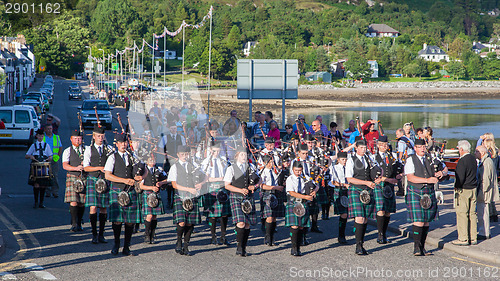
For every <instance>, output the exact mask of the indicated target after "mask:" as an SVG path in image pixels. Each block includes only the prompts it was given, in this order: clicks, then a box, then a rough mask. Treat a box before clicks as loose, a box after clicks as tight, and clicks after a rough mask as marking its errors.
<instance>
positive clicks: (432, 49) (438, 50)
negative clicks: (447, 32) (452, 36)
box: [418, 45, 446, 55]
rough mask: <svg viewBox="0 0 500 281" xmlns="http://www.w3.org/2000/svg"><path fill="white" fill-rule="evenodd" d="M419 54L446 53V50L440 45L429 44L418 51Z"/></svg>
mask: <svg viewBox="0 0 500 281" xmlns="http://www.w3.org/2000/svg"><path fill="white" fill-rule="evenodd" d="M418 54H419V55H446V52H445V51H443V50H441V48H439V47H438V46H433V45H429V46H427V47H426V48H425V49H422V50H420V51H418Z"/></svg>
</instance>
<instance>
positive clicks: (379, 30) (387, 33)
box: [365, 23, 400, 38]
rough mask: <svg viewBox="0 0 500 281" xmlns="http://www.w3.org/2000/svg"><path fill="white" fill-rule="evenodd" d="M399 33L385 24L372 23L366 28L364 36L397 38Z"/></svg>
mask: <svg viewBox="0 0 500 281" xmlns="http://www.w3.org/2000/svg"><path fill="white" fill-rule="evenodd" d="M399 34H400V33H399V31H397V30H396V29H394V28H392V27H390V26H388V25H387V24H383V23H382V24H381V23H373V24H370V25H369V26H368V30H367V32H366V34H365V36H366V37H370V38H373V37H398V36H399Z"/></svg>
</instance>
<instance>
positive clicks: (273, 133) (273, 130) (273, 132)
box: [267, 120, 281, 148]
mask: <svg viewBox="0 0 500 281" xmlns="http://www.w3.org/2000/svg"><path fill="white" fill-rule="evenodd" d="M267 136H268V137H273V138H274V139H275V140H276V141H275V142H274V147H277V148H280V147H281V141H280V130H279V129H278V123H276V121H274V120H271V122H270V123H269V133H268V134H267Z"/></svg>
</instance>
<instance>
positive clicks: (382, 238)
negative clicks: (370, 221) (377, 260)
mask: <svg viewBox="0 0 500 281" xmlns="http://www.w3.org/2000/svg"><path fill="white" fill-rule="evenodd" d="M377 243H379V244H386V243H387V241H386V240H385V241H384V236H383V235H382V234H381V233H379V234H378V237H377Z"/></svg>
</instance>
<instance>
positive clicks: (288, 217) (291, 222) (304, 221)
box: [285, 200, 311, 227]
mask: <svg viewBox="0 0 500 281" xmlns="http://www.w3.org/2000/svg"><path fill="white" fill-rule="evenodd" d="M302 204H304V203H302ZM294 205H295V202H293V200H292V201H289V202H288V203H287V204H286V212H285V226H299V227H310V226H311V221H310V220H309V215H310V213H309V207H308V206H307V205H308V204H307V203H306V204H304V208H305V209H306V213H305V214H304V215H303V216H302V217H298V216H297V215H295V214H294V213H293V206H294Z"/></svg>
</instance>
